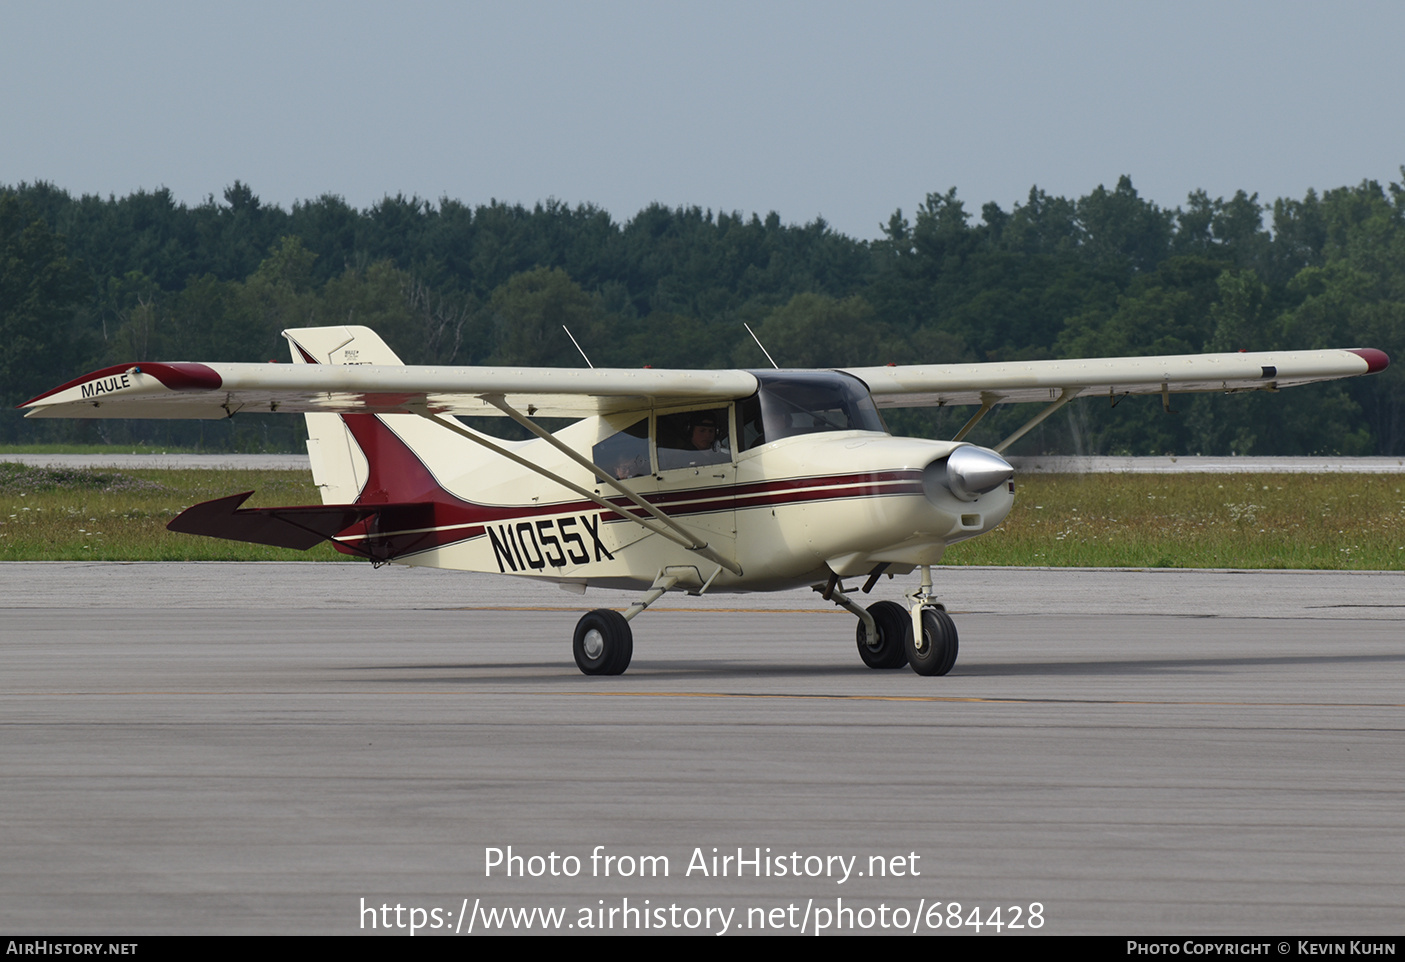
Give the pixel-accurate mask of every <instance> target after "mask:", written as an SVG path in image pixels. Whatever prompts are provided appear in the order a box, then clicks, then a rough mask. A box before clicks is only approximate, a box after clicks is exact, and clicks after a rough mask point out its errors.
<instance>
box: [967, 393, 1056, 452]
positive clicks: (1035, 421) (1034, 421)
mask: <svg viewBox="0 0 1405 962" xmlns="http://www.w3.org/2000/svg"><path fill="white" fill-rule="evenodd" d="M1077 396H1078V388H1076V387H1066V388H1064V389H1063V393H1062V394H1060V395H1059V399H1058V400H1057V401H1055V402H1054V403H1053V404H1050V405H1049V406H1048V407H1046V408H1045V409H1044V410H1042V411H1040V412H1039V413H1038V414H1036V415H1035V416H1034V417H1032V418H1030V419H1029V420H1028V421H1026V422H1025V423H1024V427H1022V428H1020V429H1019V430H1018V431H1016V432H1015V433H1014V434H1012V435H1010V436H1009V437H1008V438H1006V439H1005V440H1004V441H1001V442H1000V443H999V444H997V445H996V446H995V447H993V448H991V450H992V451H994V452H996V453H997V454H1003V453H1004V452H1005V449H1006V448H1008V447H1009V446H1010V445H1012V444H1014V443H1015V442H1016V441H1018V440H1019V439H1020V438H1022V437H1024V436H1025V435H1026V434H1028V433H1029V432H1030V431H1032V430H1034V429H1035V428H1036V427H1037V426H1038V425H1039V423H1040V422H1041V421H1043V420H1044V419H1045V418H1047V417H1048V416H1049V415H1051V414H1053V413H1054V412H1055V411H1057V410H1058V409H1059V408H1061V407H1063V406H1064V405H1065V404H1067V403H1068V402H1069V401H1072V400H1073V399H1074V398H1075V397H1077ZM982 404H984V401H982Z"/></svg>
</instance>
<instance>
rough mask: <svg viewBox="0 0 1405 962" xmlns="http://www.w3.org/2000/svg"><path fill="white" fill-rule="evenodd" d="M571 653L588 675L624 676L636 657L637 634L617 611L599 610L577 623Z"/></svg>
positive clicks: (579, 666) (577, 664)
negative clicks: (635, 636)
mask: <svg viewBox="0 0 1405 962" xmlns="http://www.w3.org/2000/svg"><path fill="white" fill-rule="evenodd" d="M571 652H572V654H574V655H575V656H576V667H577V668H579V669H580V670H581V671H582V672H584V673H585V674H587V675H623V674H624V670H625V669H626V668H628V667H629V660H630V659H631V658H633V657H634V632H632V631H630V630H629V622H627V621H625V620H624V615H622V614H620V613H619V612H618V611H611V610H610V609H608V608H596V609H595V610H594V611H591V612H587V613H586V614H585V615H584V616H582V618H581V620H580V621H578V622H576V634H575V637H574V638H573V639H572V641H571Z"/></svg>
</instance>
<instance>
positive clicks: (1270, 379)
mask: <svg viewBox="0 0 1405 962" xmlns="http://www.w3.org/2000/svg"><path fill="white" fill-rule="evenodd" d="M284 336H285V337H287V339H288V341H289V345H290V349H291V352H292V356H293V361H294V363H293V364H291V365H284V364H215V363H212V364H203V363H189V362H179V363H169V362H157V363H152V362H142V363H138V364H127V365H118V366H115V367H109V368H105V369H103V370H100V371H95V372H93V373H91V374H87V375H84V376H83V377H80V378H77V379H76V380H73V381H70V382H68V383H67V384H64V385H61V386H59V387H57V388H54V389H53V390H51V391H48V392H46V393H44V394H41V395H39V396H38V397H36V398H34V399H33V400H31V401H28V402H26V403H25V404H23V405H21V407H22V408H26V409H27V410H28V414H27V416H28V417H112V418H118V417H123V418H129V417H135V418H225V417H233V416H234V415H235V414H238V413H240V412H243V411H250V412H265V411H276V412H280V413H301V414H304V415H305V416H306V418H307V430H308V436H309V439H308V442H307V449H308V453H309V454H310V455H311V460H312V475H313V479H314V481H315V482H316V483H317V485H318V487H319V488H320V489H321V492H322V501H323V504H322V505H320V506H305V507H287V508H241V507H240V505H241V504H242V503H243V502H244V501H245V500H246V499H247V498H248V497H249V495H250V494H252V492H246V493H243V494H236V495H233V496H231V497H227V498H221V499H218V500H215V501H208V502H205V503H203V504H198V505H195V506H194V507H192V508H190V509H188V510H186V511H185V512H183V513H182V514H181V515H179V516H178V517H177V518H176V519H175V520H174V521H172V522H171V524H170V528H171V529H172V530H175V531H182V532H187V533H191V534H201V535H210V536H213V537H218V538H231V539H234V540H239V541H252V542H256V543H259V544H269V545H279V546H283V547H290V548H302V549H306V548H309V547H311V546H312V545H314V544H318V543H320V542H322V541H325V540H328V539H330V540H331V541H332V543H333V544H334V545H335V546H336V548H337V549H338V550H340V551H342V552H345V553H348V554H355V555H360V556H362V557H365V558H367V559H369V560H370V561H372V562H373V563H374V564H376V565H380V564H384V563H387V562H395V563H397V564H408V565H428V566H431V567H440V568H455V569H461V570H466V571H487V572H499V573H502V574H515V575H524V576H527V577H535V578H545V579H548V580H551V581H555V582H557V583H558V584H560V585H561V586H562V587H564V588H567V589H570V590H573V591H576V592H579V593H584V592H585V590H586V588H587V587H588V586H591V585H596V586H605V587H644V586H647V591H646V593H645V594H644V595H643V597H641V598H640V599H639V600H638V601H637V602H635V603H634V604H633V605H631V606H630V607H629V608H628V609H627V610H626V611H624V612H623V613H621V612H618V611H614V610H610V609H603V608H602V609H596V610H594V611H590V612H588V613H586V614H585V615H584V616H583V617H582V618H581V619H580V622H579V623H578V624H577V625H576V630H575V636H574V639H573V645H572V647H573V651H574V654H575V659H576V664H577V665H578V666H579V667H580V670H581V671H583V672H585V673H586V674H588V675H617V674H620V673H622V672H623V671H624V670H625V669H626V668H627V667H628V666H629V662H630V658H631V657H632V654H633V650H634V642H633V634H632V631H631V628H630V622H631V621H632V620H633V619H634V618H635V616H637V615H638V614H640V613H641V612H643V611H644V610H645V609H647V608H648V607H649V606H650V605H651V604H653V603H654V602H655V601H657V600H658V599H659V598H660V597H662V596H663V595H664V593H665V592H668V591H686V592H688V593H689V594H692V595H703V594H708V593H714V592H725V591H768V590H776V589H782V588H791V587H797V586H804V585H811V586H813V587H814V588H815V590H816V591H819V592H820V593H821V595H822V596H823V598H824V600H826V601H830V602H833V603H835V604H837V605H839V606H841V607H842V608H845V609H846V610H848V611H850V612H852V613H853V614H854V615H856V616H857V618H858V626H857V631H856V634H857V641H858V650H859V655H860V657H861V658H862V659H863V661H864V663H865V664H866V665H868V666H869V667H870V668H900V667H902V666H903V665H904V664H907V665H911V666H912V668H913V670H915V671H916V672H918V673H919V674H923V675H944V674H946V673H947V672H948V671H950V670H951V667H952V665H953V664H954V663H955V661H956V654H957V633H956V627H955V626H954V625H953V623H952V621H951V619H950V618H949V617H948V616H947V614H946V610H945V608H944V607H943V606H942V605H941V604H939V603H938V602H937V599H936V596H935V595H934V593H933V586H932V576H931V566H932V565H934V564H937V563H938V562H940V561H941V558H942V553H943V552H944V551H945V550H946V548H947V546H948V545H951V544H955V543H956V542H958V541H964V540H966V539H967V538H974V537H976V536H977V535H980V534H984V533H985V532H987V531H989V530H991V529H992V528H994V527H995V526H996V525H998V524H999V523H1000V522H1001V521H1002V520H1003V519H1004V517H1005V515H1006V514H1008V513H1009V511H1010V507H1011V505H1012V503H1013V501H1014V487H1015V486H1014V480H1013V474H1014V471H1013V469H1012V468H1011V467H1010V465H1009V463H1008V462H1006V461H1005V459H1004V458H1002V457H1001V456H1000V455H1001V452H1003V451H1005V450H1006V449H1007V448H1008V447H1009V446H1010V445H1011V444H1013V443H1014V442H1015V441H1016V440H1018V439H1019V438H1020V437H1022V436H1023V435H1024V434H1025V433H1026V432H1027V431H1029V430H1030V429H1031V428H1033V427H1034V426H1035V425H1037V424H1038V423H1039V422H1041V421H1043V420H1044V419H1045V418H1047V417H1048V416H1049V415H1050V414H1052V413H1054V412H1055V411H1057V410H1058V409H1059V408H1060V407H1062V406H1063V405H1064V404H1066V403H1068V402H1069V401H1071V400H1073V399H1074V398H1077V397H1084V396H1106V397H1110V398H1113V399H1116V398H1118V397H1120V396H1123V395H1127V394H1160V395H1161V396H1162V399H1163V403H1164V404H1165V405H1167V406H1168V407H1169V404H1170V395H1171V394H1172V393H1181V392H1193V391H1222V392H1235V391H1262V390H1268V391H1274V390H1278V389H1280V388H1284V387H1290V386H1295V385H1299V384H1307V383H1310V382H1314V381H1324V380H1331V379H1334V378H1343V377H1352V376H1355V375H1359V374H1368V373H1373V372H1375V371H1380V370H1383V369H1384V368H1385V367H1386V366H1387V365H1388V364H1389V363H1390V360H1389V358H1387V357H1386V355H1385V354H1384V353H1382V352H1381V351H1377V350H1373V349H1353V350H1331V351H1293V352H1270V353H1254V354H1250V353H1238V354H1204V355H1184V356H1175V357H1126V358H1103V359H1096V360H1073V361H1023V362H1011V363H992V364H948V365H940V364H934V365H905V366H895V365H889V366H887V367H866V368H851V369H848V370H811V371H781V370H775V371H666V370H652V369H647V368H646V369H642V370H603V369H602V370H595V369H590V370H586V369H580V370H571V369H551V368H489V367H434V366H417V367H411V366H406V365H402V364H401V363H400V359H399V358H398V357H396V355H395V354H394V353H393V352H392V351H391V350H390V348H389V347H388V346H386V344H385V342H384V341H382V340H381V339H380V337H378V336H377V335H376V334H375V333H374V332H373V331H371V330H370V329H368V328H365V327H321V328H303V329H298V330H289V331H285V332H284ZM1011 402H1042V403H1043V404H1044V405H1045V406H1044V407H1043V409H1042V410H1040V411H1039V413H1038V414H1036V415H1035V416H1034V417H1032V418H1030V419H1029V421H1028V422H1026V423H1025V424H1024V425H1023V426H1022V427H1021V428H1020V429H1019V430H1017V431H1015V432H1014V433H1013V434H1011V435H1010V436H1009V437H1007V438H1006V439H1005V440H1004V441H1002V442H1001V443H999V444H997V445H995V447H994V448H982V447H977V446H975V445H973V444H970V443H968V442H965V441H963V440H962V439H963V438H965V437H966V435H967V434H968V433H969V432H970V431H971V429H972V428H973V427H974V426H975V425H976V423H977V422H978V421H980V419H981V418H982V417H984V416H985V414H986V413H987V412H988V411H990V409H991V408H992V407H994V406H995V405H996V404H1003V403H1011ZM947 404H961V405H978V407H977V409H976V412H975V414H974V415H973V416H972V417H971V418H970V420H969V421H967V422H966V424H965V426H964V427H962V428H961V430H960V431H958V432H957V433H956V435H955V437H953V438H952V439H951V440H949V441H934V440H922V439H916V438H895V437H892V436H891V435H889V434H888V432H887V430H886V429H885V427H884V424H883V420H882V418H881V416H880V414H879V409H880V408H887V407H920V406H934V405H947ZM455 415H473V416H481V415H494V416H503V417H508V418H511V419H512V420H514V421H516V422H517V423H518V424H520V425H522V426H523V427H525V428H526V429H527V430H528V431H530V432H531V433H532V434H533V435H535V438H534V439H529V440H526V441H505V440H501V439H499V438H496V437H492V436H490V435H487V434H484V433H482V432H479V431H475V430H473V429H471V428H469V427H467V426H465V425H464V424H462V423H461V422H460V421H459V420H458V419H457V418H456V417H455ZM538 418H576V419H578V420H576V421H575V422H574V423H573V424H571V425H570V426H569V427H566V428H564V429H562V430H560V431H556V432H551V431H548V430H546V429H545V428H543V427H542V426H541V425H540V424H538V423H537V420H536V419H538ZM917 569H920V571H921V575H920V581H919V584H918V586H917V587H916V588H915V589H913V590H912V591H909V592H908V593H907V595H906V597H907V599H908V605H907V608H906V609H904V607H903V606H902V605H900V604H898V603H896V602H892V601H880V602H877V603H875V604H872V605H869V606H868V607H866V608H865V607H864V606H862V605H860V604H859V603H858V602H857V601H856V600H855V599H854V597H853V595H854V589H852V588H849V587H845V585H844V581H845V580H846V579H863V582H862V587H861V588H860V589H859V590H860V591H862V592H864V593H867V592H868V591H869V590H870V589H871V588H872V587H873V585H874V584H875V583H876V582H877V581H878V579H879V578H880V577H882V576H883V575H885V574H886V575H888V576H889V577H892V576H894V575H906V574H910V573H911V572H913V571H914V570H917Z"/></svg>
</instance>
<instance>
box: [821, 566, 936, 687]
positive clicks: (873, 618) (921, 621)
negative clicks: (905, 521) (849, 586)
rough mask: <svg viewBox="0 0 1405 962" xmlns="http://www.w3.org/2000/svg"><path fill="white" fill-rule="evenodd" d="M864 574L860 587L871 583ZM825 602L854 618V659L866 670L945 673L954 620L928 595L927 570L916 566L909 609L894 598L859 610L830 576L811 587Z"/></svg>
mask: <svg viewBox="0 0 1405 962" xmlns="http://www.w3.org/2000/svg"><path fill="white" fill-rule="evenodd" d="M875 580H877V579H876V577H875V578H870V579H869V582H868V584H867V585H865V586H864V590H865V591H867V590H868V589H869V588H870V587H871V586H872V585H873V582H874V581H875ZM814 590H815V591H818V592H819V593H820V595H821V597H823V598H824V599H825V600H826V601H832V602H834V603H835V604H836V605H838V606H839V607H841V608H843V609H844V610H845V611H850V612H853V614H854V615H856V616H857V617H858V619H859V624H858V629H857V632H856V634H857V637H858V647H859V657H860V658H862V659H863V663H864V664H865V665H867V666H868V667H870V668H901V667H902V666H903V665H911V666H912V670H913V671H915V672H917V673H918V674H919V675H945V674H946V673H947V672H949V671H951V669H952V666H953V665H955V664H956V652H957V638H956V624H955V623H954V622H953V621H952V620H951V616H950V615H948V614H947V613H946V608H944V607H943V606H942V605H941V604H939V603H938V602H937V600H936V595H934V594H933V593H932V569H931V567H929V566H928V565H923V566H922V584H921V585H920V586H919V587H918V588H917V590H916V591H910V592H908V594H907V600H908V605H909V609H908V610H907V611H904V610H903V606H902V605H900V604H898V603H897V602H896V601H878V602H875V603H874V604H871V605H869V606H868V608H866V609H865V608H862V607H860V606H859V605H858V604H856V603H855V602H854V601H853V600H852V599H851V598H849V596H848V595H847V594H845V593H844V589H843V586H842V585H840V583H839V576H838V575H831V576H830V579H829V584H827V585H824V586H823V587H822V586H820V585H815V586H814Z"/></svg>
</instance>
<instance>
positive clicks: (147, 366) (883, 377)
mask: <svg viewBox="0 0 1405 962" xmlns="http://www.w3.org/2000/svg"><path fill="white" fill-rule="evenodd" d="M286 334H287V336H288V338H289V340H290V341H291V342H292V344H293V347H294V350H295V355H294V356H295V359H303V360H305V361H306V362H307V363H295V364H222V363H196V362H141V363H135V364H125V365H116V366H114V367H108V368H104V369H102V370H100V371H94V372H92V373H91V374H86V375H84V376H83V377H80V378H76V379H74V380H72V381H69V382H68V383H67V384H62V385H60V386H59V387H56V388H54V389H53V390H51V391H46V392H45V393H43V394H41V395H39V396H38V397H35V398H32V399H31V400H29V401H27V402H25V403H24V404H22V405H21V407H22V408H24V409H26V412H27V413H26V416H27V417H80V418H83V417H86V418H211V419H218V418H225V417H232V416H233V415H235V414H237V413H240V412H249V413H258V412H269V411H276V412H281V413H298V414H315V413H327V414H421V415H436V414H452V415H472V416H482V415H490V416H500V415H507V416H515V412H524V413H525V414H526V415H527V416H529V417H566V418H581V417H588V416H591V415H606V414H615V413H621V412H628V411H646V410H649V409H651V408H653V407H656V406H659V405H681V404H689V403H694V402H698V403H706V402H710V401H718V402H720V401H728V400H733V399H736V398H743V397H748V396H750V395H752V394H754V393H755V392H756V390H757V387H758V381H757V379H756V376H755V375H754V374H751V373H749V372H747V371H676V370H653V369H650V368H643V369H592V370H582V369H572V368H510V367H440V366H423V365H422V366H412V365H404V364H399V363H390V362H391V361H398V358H395V356H394V354H393V353H391V352H389V350H388V349H384V348H383V342H381V341H380V340H379V338H376V337H375V336H374V335H373V334H372V333H371V332H370V331H368V330H366V329H364V328H356V327H346V328H323V329H302V330H292V331H288V332H286ZM314 343H318V344H320V345H321V346H320V347H315V348H313V350H312V351H311V352H310V351H309V349H308V347H307V346H305V345H310V344H314ZM329 345H330V347H329ZM353 345H365V348H361V347H355V346H353ZM374 345H380V346H381V348H382V351H381V353H379V354H376V353H372V350H371V349H370V348H371V347H372V346H374ZM358 351H362V353H359V354H358ZM324 358H325V360H326V361H329V362H330V363H324V362H323V359H324ZM358 358H364V359H366V360H371V361H375V362H376V363H360V362H359V360H358ZM1389 363H1390V362H1389V359H1388V358H1387V357H1386V355H1385V354H1384V353H1382V352H1381V351H1377V350H1371V349H1353V350H1334V351H1274V352H1265V353H1255V354H1249V353H1240V354H1198V355H1181V356H1173V357H1124V358H1099V359H1091V360H1069V361H1022V362H1003V363H988V364H948V365H940V364H924V365H903V366H888V367H863V368H849V369H847V373H849V374H852V375H854V376H856V377H858V378H860V379H861V380H862V381H864V382H865V383H866V384H867V385H868V387H869V389H870V391H871V392H872V394H873V398H874V401H875V403H876V404H877V405H878V406H879V407H925V406H936V405H948V404H979V405H981V412H982V413H984V412H985V411H987V410H989V409H990V407H991V406H993V405H995V404H1001V403H1010V402H1028V401H1044V402H1046V403H1050V402H1052V403H1057V404H1063V403H1065V402H1067V401H1069V400H1072V399H1073V398H1075V397H1080V396H1086V395H1099V396H1112V397H1116V396H1118V395H1122V394H1162V395H1166V396H1169V395H1170V394H1176V393H1183V392H1192V391H1249V390H1276V389H1278V388H1281V387H1289V386H1293V385H1298V384H1307V383H1310V382H1313V381H1325V380H1332V379H1335V378H1343V377H1352V376H1355V375H1358V374H1368V373H1371V372H1374V371H1379V370H1381V369H1383V368H1385V367H1386V366H1387V365H1388V364H1389Z"/></svg>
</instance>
